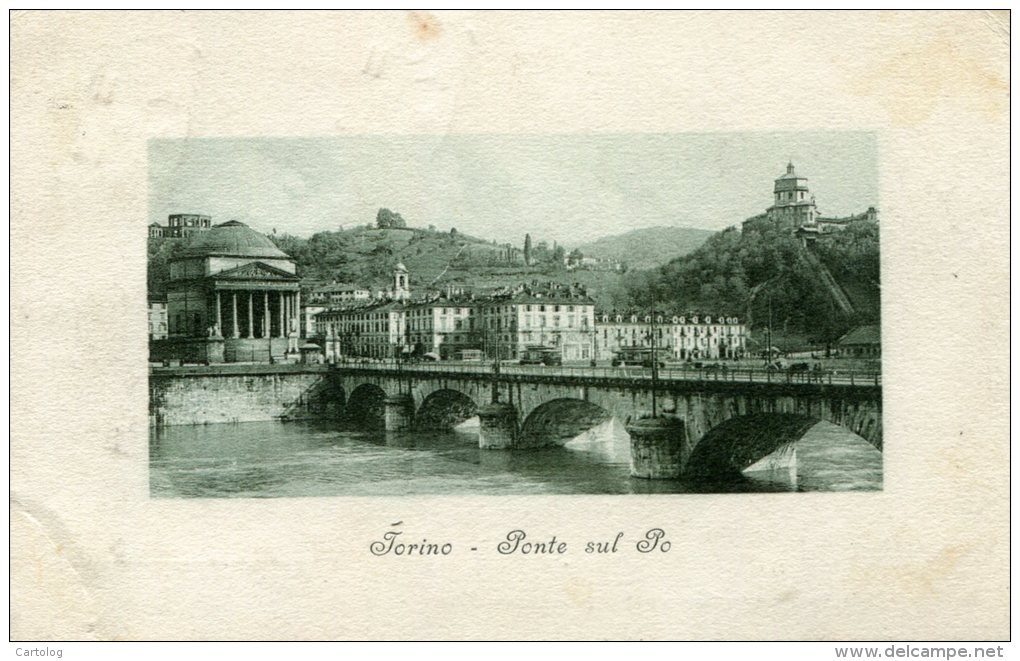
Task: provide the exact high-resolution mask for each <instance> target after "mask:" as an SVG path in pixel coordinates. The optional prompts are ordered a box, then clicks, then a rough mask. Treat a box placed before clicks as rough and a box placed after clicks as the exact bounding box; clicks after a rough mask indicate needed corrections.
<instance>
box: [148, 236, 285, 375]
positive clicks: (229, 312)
mask: <svg viewBox="0 0 1020 661" xmlns="http://www.w3.org/2000/svg"><path fill="white" fill-rule="evenodd" d="M299 283H300V278H298V277H297V274H296V267H295V265H294V262H293V261H292V260H291V259H290V258H289V257H288V256H287V254H286V253H284V252H283V251H281V250H280V249H279V248H277V247H276V246H275V245H274V244H273V242H272V241H270V240H269V238H268V237H266V236H264V235H262V234H259V233H258V232H255V231H254V230H252V229H250V228H249V227H247V226H246V225H244V224H243V223H239V222H236V221H231V222H228V223H224V224H222V225H217V226H216V227H214V228H212V229H211V230H209V231H208V232H203V233H202V234H201V235H200V236H198V237H196V239H195V240H194V241H193V242H192V244H191V245H190V246H189V247H188V249H187V250H186V251H185V252H184V253H183V255H182V256H181V257H178V258H176V259H175V260H173V261H172V262H171V264H170V283H169V287H168V315H169V316H171V320H172V324H171V338H170V340H171V341H172V342H174V343H175V346H177V347H178V348H179V351H177V355H179V356H180V357H181V358H182V359H187V360H196V359H197V360H206V361H208V362H220V361H226V362H271V361H279V360H285V359H286V360H289V359H293V360H295V361H297V360H300V352H299V351H298V350H297V349H295V350H294V351H293V352H292V353H293V355H288V353H287V349H288V346H289V345H291V344H294V345H295V346H297V345H298V344H299V343H298V341H297V340H298V338H297V337H296V335H295V336H291V331H292V330H293V329H297V328H298V317H297V314H298V307H299V303H298V301H299V300H300V299H299V293H298V292H299ZM214 345H215V346H214Z"/></svg>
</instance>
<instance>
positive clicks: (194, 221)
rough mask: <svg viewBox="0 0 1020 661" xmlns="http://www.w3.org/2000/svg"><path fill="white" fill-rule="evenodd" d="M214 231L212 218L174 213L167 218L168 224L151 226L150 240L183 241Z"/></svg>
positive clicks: (196, 214)
mask: <svg viewBox="0 0 1020 661" xmlns="http://www.w3.org/2000/svg"><path fill="white" fill-rule="evenodd" d="M209 229H212V216H206V215H203V214H200V213H173V214H170V215H169V216H167V224H166V225H160V224H159V223H152V224H151V225H149V237H150V238H171V239H183V238H187V237H189V236H193V235H195V234H197V233H198V232H204V231H206V230H209Z"/></svg>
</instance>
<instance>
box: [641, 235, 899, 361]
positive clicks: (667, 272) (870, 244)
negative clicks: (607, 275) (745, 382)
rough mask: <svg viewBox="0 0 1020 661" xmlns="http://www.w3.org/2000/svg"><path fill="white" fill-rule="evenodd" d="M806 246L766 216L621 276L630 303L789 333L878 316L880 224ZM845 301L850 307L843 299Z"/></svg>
mask: <svg viewBox="0 0 1020 661" xmlns="http://www.w3.org/2000/svg"><path fill="white" fill-rule="evenodd" d="M812 250H813V252H809V251H808V249H805V248H803V247H801V245H800V242H799V241H798V239H797V238H796V237H794V236H793V235H792V234H791V233H790V232H789V231H788V230H782V229H779V228H777V227H776V226H774V225H773V224H771V223H770V222H769V221H767V220H765V219H761V220H759V221H755V222H752V223H748V224H747V225H745V227H744V231H740V230H738V229H737V228H735V227H731V228H729V229H726V230H724V231H722V232H719V233H717V234H715V235H714V236H712V237H711V238H709V239H708V241H706V242H705V243H704V245H702V246H701V247H700V248H698V249H697V250H695V251H693V252H692V253H690V254H688V255H685V256H683V257H680V258H677V259H674V260H672V261H670V262H668V263H667V264H665V265H663V266H661V267H659V268H656V269H651V270H647V271H640V272H631V273H628V274H627V275H626V276H625V286H626V288H627V290H628V292H629V296H630V299H629V302H630V303H631V304H632V305H635V306H642V307H644V306H676V307H681V308H686V309H703V310H714V311H717V312H724V313H726V312H728V313H733V314H737V315H740V316H742V317H744V318H745V319H748V318H749V319H750V323H751V326H752V328H757V329H760V328H764V327H765V326H766V325H767V324H768V319H769V314H770V308H771V316H772V322H773V328H774V329H775V330H776V331H777V332H778V333H782V334H785V335H789V336H800V337H802V338H804V339H805V340H809V341H813V342H831V341H833V340H835V339H836V338H838V337H839V336H840V335H841V334H843V333H844V332H846V331H847V330H848V329H849V328H851V327H853V326H856V325H859V324H862V323H876V322H877V321H878V320H879V315H880V310H879V304H878V301H879V291H878V290H879V286H878V282H879V248H878V226H877V225H875V224H873V223H869V222H866V221H861V222H858V223H852V224H851V225H850V226H848V227H847V228H846V229H844V230H842V231H839V232H835V233H833V234H830V235H825V236H824V237H823V238H821V239H819V241H818V243H817V246H816V247H815V248H814V249H812ZM847 303H849V305H847Z"/></svg>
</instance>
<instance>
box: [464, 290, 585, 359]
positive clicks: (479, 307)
mask: <svg viewBox="0 0 1020 661" xmlns="http://www.w3.org/2000/svg"><path fill="white" fill-rule="evenodd" d="M475 314H476V321H475V334H476V338H477V341H478V348H480V349H481V350H482V351H484V352H485V355H486V356H488V357H490V358H495V357H499V358H500V359H503V360H516V359H519V358H520V357H521V356H522V355H523V354H524V352H525V350H526V349H527V348H528V347H536V346H544V347H551V348H553V349H556V350H557V351H558V353H559V354H560V355H561V357H562V359H563V360H564V361H578V360H585V361H587V360H591V358H592V357H593V356H594V346H595V345H594V342H595V338H594V334H595V301H594V300H593V299H592V298H591V297H590V296H588V293H587V291H585V289H584V288H583V287H581V286H579V285H561V284H557V283H545V284H541V285H540V284H537V283H532V284H531V285H518V286H517V287H513V288H507V289H504V290H502V291H497V292H495V293H494V294H493V295H491V296H489V297H486V298H484V299H481V300H479V301H478V302H477V304H476V306H475Z"/></svg>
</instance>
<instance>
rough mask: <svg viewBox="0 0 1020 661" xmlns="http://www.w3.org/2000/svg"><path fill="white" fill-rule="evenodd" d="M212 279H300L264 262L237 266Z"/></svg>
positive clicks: (215, 274)
mask: <svg viewBox="0 0 1020 661" xmlns="http://www.w3.org/2000/svg"><path fill="white" fill-rule="evenodd" d="M210 277H212V278H214V279H216V280H279V281H296V280H298V277H297V276H296V275H294V274H293V273H288V272H286V271H284V270H283V269H278V268H276V267H275V266H270V265H268V264H264V263H262V262H249V263H248V264H242V265H240V266H235V267H234V268H232V269H227V270H226V271H220V272H219V273H214V274H213V275H212V276H210Z"/></svg>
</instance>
